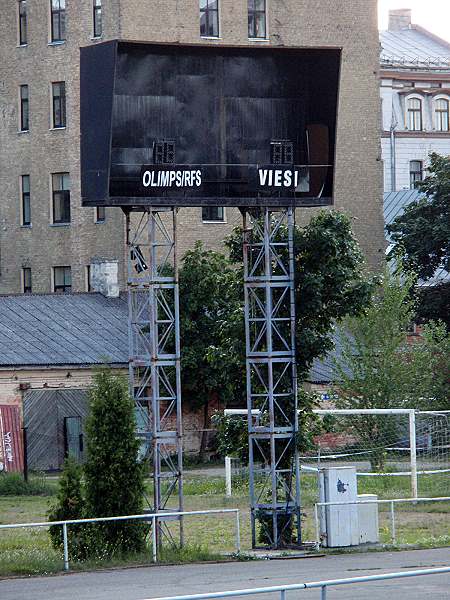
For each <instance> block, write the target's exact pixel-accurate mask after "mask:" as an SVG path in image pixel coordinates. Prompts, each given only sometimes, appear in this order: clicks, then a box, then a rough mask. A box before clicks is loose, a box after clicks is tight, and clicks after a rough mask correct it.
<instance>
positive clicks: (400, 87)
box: [380, 9, 450, 192]
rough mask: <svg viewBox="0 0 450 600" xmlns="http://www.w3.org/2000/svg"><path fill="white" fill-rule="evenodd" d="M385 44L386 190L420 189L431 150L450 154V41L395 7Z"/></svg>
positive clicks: (383, 35)
mask: <svg viewBox="0 0 450 600" xmlns="http://www.w3.org/2000/svg"><path fill="white" fill-rule="evenodd" d="M380 43H381V72H380V78H381V82H380V85H381V88H380V89H381V101H382V120H383V121H382V133H381V152H382V160H383V164H384V190H385V192H392V191H398V190H404V189H414V187H415V184H416V182H417V181H420V180H421V179H422V178H423V177H424V171H425V170H426V166H427V161H428V156H429V154H430V152H437V153H438V154H443V155H450V44H449V43H447V42H445V41H444V40H442V39H440V38H439V37H437V36H435V35H433V34H432V33H430V32H429V31H427V30H425V29H423V28H422V27H420V26H419V25H414V24H412V23H411V10H409V9H400V10H392V11H390V13H389V29H388V31H382V32H381V33H380Z"/></svg>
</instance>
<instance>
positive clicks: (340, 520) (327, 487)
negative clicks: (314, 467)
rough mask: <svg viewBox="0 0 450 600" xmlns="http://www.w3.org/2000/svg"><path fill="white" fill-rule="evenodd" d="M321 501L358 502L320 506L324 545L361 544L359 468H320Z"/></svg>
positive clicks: (331, 546) (334, 546)
mask: <svg viewBox="0 0 450 600" xmlns="http://www.w3.org/2000/svg"><path fill="white" fill-rule="evenodd" d="M319 488H320V502H354V503H355V504H349V505H348V506H326V507H319V515H320V528H321V538H322V540H323V542H322V545H323V546H327V547H329V548H341V547H343V546H357V545H358V544H359V543H360V535H359V521H358V505H357V500H358V491H357V482H356V468H355V467H329V468H324V469H320V471H319Z"/></svg>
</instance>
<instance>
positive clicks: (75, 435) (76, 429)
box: [64, 417, 83, 462]
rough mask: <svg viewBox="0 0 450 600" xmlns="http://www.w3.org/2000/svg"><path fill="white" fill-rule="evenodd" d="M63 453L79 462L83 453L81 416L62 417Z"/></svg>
mask: <svg viewBox="0 0 450 600" xmlns="http://www.w3.org/2000/svg"><path fill="white" fill-rule="evenodd" d="M64 454H65V457H66V458H68V457H71V458H73V459H74V460H76V462H81V459H82V454H83V429H82V423H81V417H64Z"/></svg>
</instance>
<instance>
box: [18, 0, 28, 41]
mask: <svg viewBox="0 0 450 600" xmlns="http://www.w3.org/2000/svg"><path fill="white" fill-rule="evenodd" d="M18 10H19V45H20V46H26V45H27V44H28V23H27V0H19V2H18Z"/></svg>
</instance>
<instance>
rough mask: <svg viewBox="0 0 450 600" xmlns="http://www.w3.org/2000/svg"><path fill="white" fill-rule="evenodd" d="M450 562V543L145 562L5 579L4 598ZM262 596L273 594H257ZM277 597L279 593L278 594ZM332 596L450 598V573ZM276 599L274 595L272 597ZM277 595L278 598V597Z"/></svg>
mask: <svg viewBox="0 0 450 600" xmlns="http://www.w3.org/2000/svg"><path fill="white" fill-rule="evenodd" d="M448 565H450V549H449V548H445V549H437V550H413V551H409V552H395V553H369V554H351V555H338V556H328V557H325V558H308V559H295V560H293V559H291V560H271V561H255V562H248V563H227V564H203V565H184V566H178V567H169V566H167V567H146V568H138V569H123V570H117V571H100V572H99V571H97V572H93V573H73V574H71V573H69V574H66V575H58V576H55V577H37V578H29V579H10V580H2V581H0V599H1V600H143V599H144V598H155V597H160V596H168V595H176V594H194V593H201V592H209V591H221V590H227V589H242V588H249V587H260V586H270V585H280V584H283V583H300V582H302V581H318V580H321V579H336V578H338V577H358V576H362V575H365V574H378V573H383V572H384V573H387V572H393V571H403V570H408V569H411V570H412V569H417V568H432V567H441V566H448ZM319 597H320V592H319V591H318V590H308V591H299V592H290V593H289V594H288V599H287V600H294V599H295V600H303V599H305V600H307V599H311V600H313V599H316V600H318V598H319ZM255 598H258V600H269V597H266V596H258V597H255ZM273 598H274V600H275V597H273ZM328 598H329V600H335V599H336V600H339V598H341V599H342V600H343V599H344V598H345V599H346V600H347V599H348V598H351V599H355V600H356V599H357V600H450V576H448V575H437V576H426V577H421V578H415V579H403V580H400V581H397V582H393V581H390V582H374V583H368V584H366V585H365V586H351V587H348V586H345V587H340V588H334V589H330V590H329V592H328ZM270 600H271V599H270ZM276 600H278V598H277V599H276Z"/></svg>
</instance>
